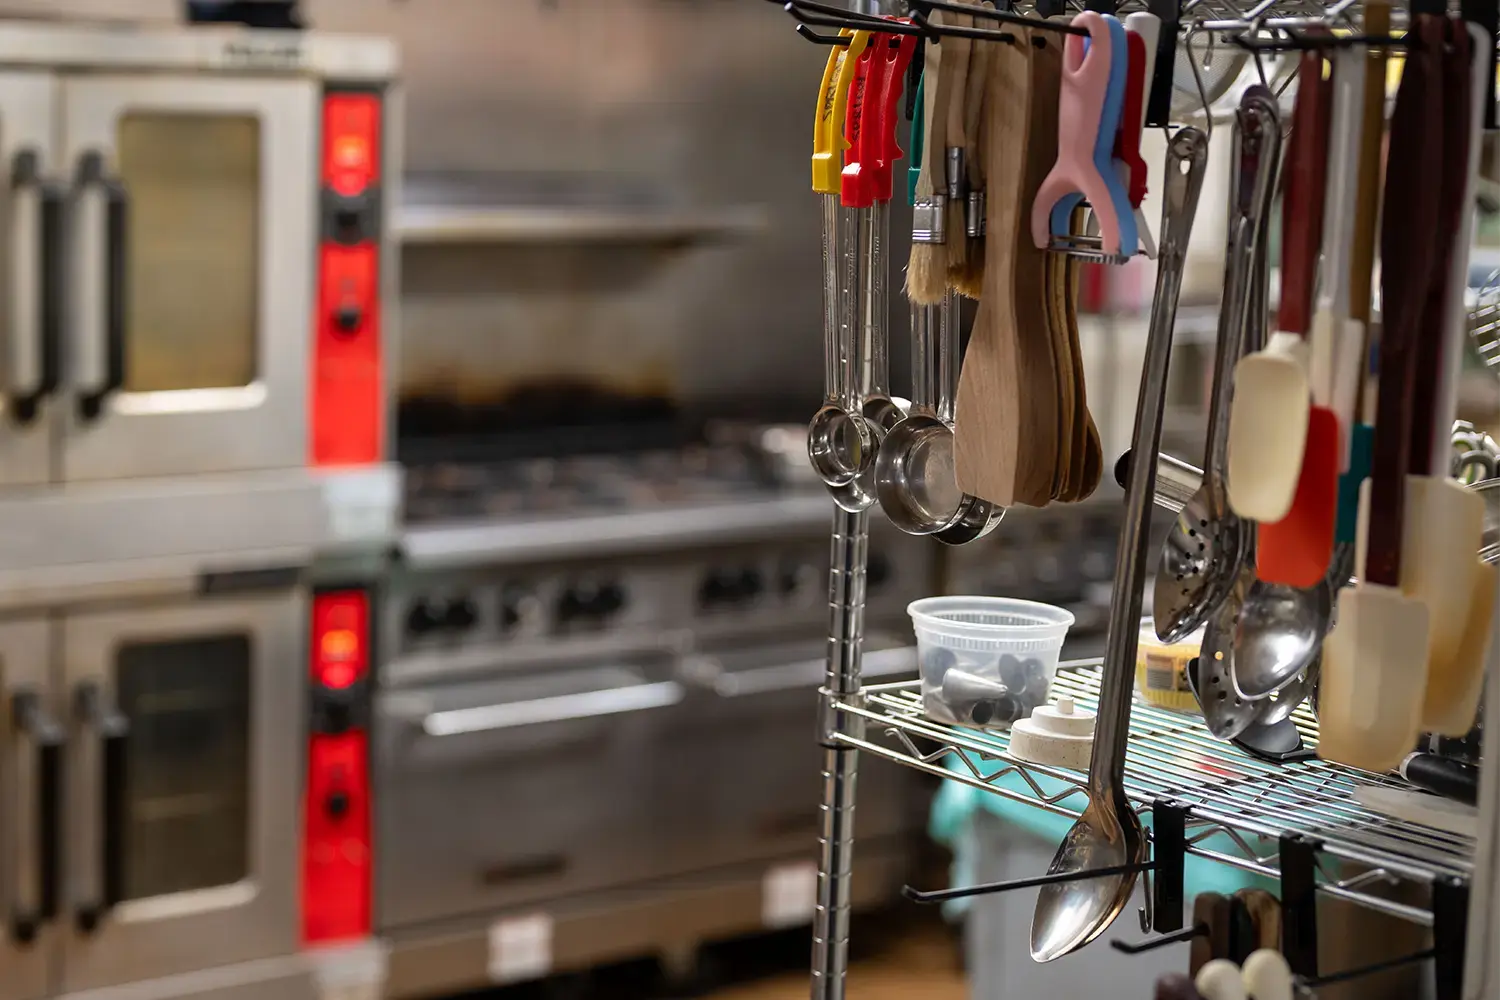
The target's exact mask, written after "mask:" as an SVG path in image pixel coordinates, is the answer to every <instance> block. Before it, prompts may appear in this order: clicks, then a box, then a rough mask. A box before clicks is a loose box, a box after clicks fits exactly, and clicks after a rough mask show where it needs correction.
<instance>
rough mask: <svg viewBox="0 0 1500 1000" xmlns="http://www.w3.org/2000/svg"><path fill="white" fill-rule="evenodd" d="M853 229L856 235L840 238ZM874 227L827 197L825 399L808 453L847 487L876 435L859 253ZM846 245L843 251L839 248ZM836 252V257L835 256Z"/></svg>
mask: <svg viewBox="0 0 1500 1000" xmlns="http://www.w3.org/2000/svg"><path fill="white" fill-rule="evenodd" d="M851 224H852V228H853V229H854V233H853V238H852V239H841V238H840V237H841V235H844V236H847V235H849V234H848V233H847V232H846V230H847V229H849V228H851ZM869 227H870V223H869V220H868V218H867V216H866V214H865V213H863V212H856V211H851V210H849V209H845V208H842V207H840V205H839V200H838V198H837V197H836V196H830V197H826V198H824V199H823V342H824V358H825V367H824V371H823V381H824V385H825V387H826V390H827V391H826V393H825V396H824V401H823V405H822V406H821V407H819V409H818V412H817V413H815V414H813V418H812V421H811V422H810V423H809V424H808V427H807V457H808V460H809V461H810V462H811V463H812V467H813V469H814V471H816V472H817V474H818V478H820V479H822V480H823V482H824V483H825V484H827V485H828V486H829V487H830V488H835V487H843V486H847V485H848V484H849V483H851V482H852V481H853V480H854V479H855V477H857V476H859V475H860V474H861V473H863V472H865V471H867V470H868V469H870V468H871V467H873V465H874V463H875V453H876V439H875V435H874V432H873V430H872V429H871V427H870V426H869V424H868V423H867V422H866V420H865V417H864V414H863V404H862V400H861V395H860V391H859V390H860V381H859V357H858V351H857V349H856V342H857V340H858V338H859V337H860V336H861V324H860V317H859V310H858V303H859V302H860V299H861V296H860V255H861V252H862V251H863V249H865V248H864V247H862V246H861V242H862V237H863V236H864V234H865V232H866V230H868V229H869ZM840 248H842V253H840V252H839V250H840ZM835 257H837V259H835Z"/></svg>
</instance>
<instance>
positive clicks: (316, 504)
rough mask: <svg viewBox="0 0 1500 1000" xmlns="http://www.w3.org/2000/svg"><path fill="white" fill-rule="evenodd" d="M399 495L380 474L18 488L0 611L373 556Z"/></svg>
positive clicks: (393, 474)
mask: <svg viewBox="0 0 1500 1000" xmlns="http://www.w3.org/2000/svg"><path fill="white" fill-rule="evenodd" d="M400 495H401V471H400V469H399V468H397V467H396V466H391V465H380V466H374V467H371V468H367V469H366V468H360V469H349V470H332V471H327V472H323V471H312V470H302V469H296V470H286V471H276V472H262V473H252V474H242V475H225V476H194V477H181V478H167V477H164V478H160V479H135V480H129V481H123V482H117V483H87V484H78V485H75V486H69V487H66V488H63V489H60V490H56V491H26V492H25V493H19V494H16V495H14V496H10V497H7V498H6V499H5V500H4V501H3V502H0V567H3V569H0V607H37V606H44V605H46V604H49V603H54V602H57V601H60V600H64V601H65V600H69V599H71V595H75V594H78V593H82V592H93V593H98V592H100V591H104V592H108V591H110V590H111V589H113V590H115V591H118V590H120V589H122V588H123V589H124V590H126V591H129V590H130V589H131V588H133V587H135V586H137V585H141V586H148V587H151V588H160V587H161V586H163V585H170V587H172V588H174V589H176V590H177V591H178V592H188V591H191V589H192V588H193V587H194V586H196V581H197V579H198V577H199V576H201V575H202V574H203V573H204V572H209V571H215V570H219V571H228V570H233V569H237V568H243V567H246V566H250V567H256V566H259V567H269V566H278V565H279V566H283V567H285V566H291V567H299V566H306V565H308V564H309V563H311V562H312V561H313V560H314V558H315V557H316V556H317V555H318V554H320V553H323V554H333V553H337V552H339V551H349V550H355V551H370V550H372V549H374V550H379V549H383V548H384V547H386V546H388V545H389V544H391V542H393V541H394V540H395V539H396V538H398V537H399V527H398V523H397V520H398V518H399V515H400V502H401V501H400ZM226 538H233V539H234V541H235V543H236V546H235V548H228V547H226ZM236 549H238V551H236ZM173 581H175V582H173Z"/></svg>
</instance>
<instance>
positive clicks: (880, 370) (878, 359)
mask: <svg viewBox="0 0 1500 1000" xmlns="http://www.w3.org/2000/svg"><path fill="white" fill-rule="evenodd" d="M889 218H890V207H889V205H888V204H886V203H883V202H877V203H876V204H875V207H874V208H873V209H870V210H868V211H862V212H858V213H856V214H855V219H856V225H855V229H856V230H857V234H858V239H857V241H856V242H857V244H858V247H859V261H860V263H859V268H858V277H857V278H856V279H855V284H856V287H859V288H861V289H862V290H863V295H862V296H861V298H862V300H863V302H862V308H861V310H860V315H859V317H858V319H857V320H855V321H854V322H853V323H852V324H851V329H854V328H857V329H858V331H859V335H858V336H857V337H856V338H855V341H856V346H855V348H854V350H852V351H851V357H853V358H854V362H855V363H854V365H853V371H852V373H851V374H852V379H853V386H854V389H853V391H852V392H850V391H849V390H848V389H847V388H846V390H845V399H846V402H848V403H849V404H850V405H851V406H852V407H853V410H852V411H851V412H854V413H858V414H860V416H861V420H862V422H863V426H864V427H865V428H866V430H867V431H868V433H869V435H870V441H871V447H870V448H869V449H868V451H861V452H860V453H859V456H858V462H857V463H856V464H858V466H859V471H858V472H857V474H856V475H855V476H854V477H853V478H852V479H850V480H848V481H847V482H845V483H843V484H842V485H839V486H831V487H829V493H830V494H831V495H832V496H833V502H834V503H836V504H838V506H839V507H841V508H842V509H844V510H847V511H850V512H851V513H858V512H860V511H864V510H869V509H870V508H871V507H873V506H874V505H875V501H876V496H875V460H876V456H877V455H878V454H879V452H880V443H881V441H882V440H884V438H885V435H886V432H887V431H889V430H890V429H891V428H892V427H894V426H895V424H896V422H897V421H899V420H900V419H901V417H902V416H903V413H902V411H901V408H900V407H899V406H897V405H896V403H895V401H894V400H892V399H891V398H890V396H889V395H888V394H887V392H886V386H887V380H888V377H889V373H888V366H887V364H886V330H885V307H886V302H885V298H886V293H885V288H886V280H885V276H884V270H885V253H884V246H885V241H884V233H883V232H882V230H883V229H885V228H887V227H888V224H889ZM846 371H847V366H846Z"/></svg>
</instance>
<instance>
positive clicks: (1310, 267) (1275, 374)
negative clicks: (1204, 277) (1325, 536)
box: [1227, 51, 1327, 522]
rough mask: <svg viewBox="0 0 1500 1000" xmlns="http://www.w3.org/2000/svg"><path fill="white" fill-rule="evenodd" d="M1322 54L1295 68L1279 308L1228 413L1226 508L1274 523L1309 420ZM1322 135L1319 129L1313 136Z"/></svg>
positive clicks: (1287, 497)
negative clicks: (1309, 340)
mask: <svg viewBox="0 0 1500 1000" xmlns="http://www.w3.org/2000/svg"><path fill="white" fill-rule="evenodd" d="M1322 78H1323V57H1322V55H1321V53H1319V52H1316V51H1313V52H1307V53H1304V55H1303V58H1302V66H1301V68H1300V69H1299V71H1298V81H1297V103H1296V106H1295V107H1294V109H1293V112H1292V138H1291V141H1290V143H1289V146H1288V149H1287V152H1286V165H1285V169H1286V193H1285V194H1284V195H1283V196H1282V214H1281V303H1280V307H1279V309H1278V310H1277V313H1276V332H1275V333H1273V334H1272V335H1271V339H1270V340H1269V341H1268V342H1267V343H1266V346H1265V349H1264V350H1261V351H1256V352H1255V353H1253V354H1249V355H1246V356H1245V357H1243V358H1241V359H1240V362H1239V364H1237V365H1236V366H1235V369H1234V399H1233V401H1232V402H1231V403H1230V408H1229V463H1228V465H1229V467H1228V470H1227V472H1228V481H1229V504H1230V506H1231V507H1233V508H1234V511H1235V513H1236V514H1239V515H1240V516H1241V517H1248V518H1251V519H1253V520H1256V521H1262V522H1274V521H1280V520H1281V519H1282V518H1284V517H1286V516H1287V513H1288V511H1290V510H1291V508H1292V500H1293V498H1294V497H1295V496H1296V492H1297V483H1298V480H1299V479H1300V478H1301V475H1302V455H1303V451H1304V449H1305V448H1306V446H1307V419H1308V413H1309V411H1310V409H1311V406H1312V397H1311V394H1310V391H1309V386H1308V345H1307V339H1306V338H1307V333H1308V330H1309V328H1310V327H1311V325H1312V293H1313V281H1314V278H1315V271H1316V267H1317V259H1318V245H1319V241H1320V238H1321V235H1322V228H1323V217H1322V213H1321V212H1319V211H1316V210H1311V211H1310V210H1309V208H1310V206H1312V205H1313V204H1316V205H1319V206H1321V204H1322V190H1321V183H1322V181H1321V178H1322V175H1323V172H1324V169H1325V168H1326V160H1325V161H1322V162H1320V159H1319V155H1318V154H1319V153H1320V152H1323V151H1325V150H1326V145H1325V143H1326V136H1327V131H1326V130H1327V121H1326V119H1324V120H1323V121H1322V122H1320V121H1319V120H1318V119H1319V118H1320V117H1321V115H1320V112H1321V110H1322V107H1321V100H1320V98H1321V96H1322V94H1321V90H1322ZM1319 130H1321V131H1319Z"/></svg>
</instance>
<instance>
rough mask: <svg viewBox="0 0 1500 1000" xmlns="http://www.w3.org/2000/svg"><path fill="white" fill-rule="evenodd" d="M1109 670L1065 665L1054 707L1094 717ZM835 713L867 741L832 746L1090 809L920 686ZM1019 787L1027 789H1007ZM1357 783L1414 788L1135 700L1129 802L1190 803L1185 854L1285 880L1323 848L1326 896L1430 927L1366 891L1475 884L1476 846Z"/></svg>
mask: <svg viewBox="0 0 1500 1000" xmlns="http://www.w3.org/2000/svg"><path fill="white" fill-rule="evenodd" d="M1099 666H1100V664H1099V661H1098V660H1089V661H1079V662H1075V663H1065V664H1063V666H1062V668H1061V669H1060V670H1059V671H1058V675H1057V680H1056V682H1055V683H1054V684H1053V691H1052V695H1053V698H1054V699H1055V698H1057V697H1061V696H1067V697H1071V698H1073V700H1074V701H1075V702H1076V703H1077V704H1078V705H1080V706H1083V707H1086V708H1089V709H1090V710H1092V709H1094V708H1095V707H1096V706H1097V704H1098V698H1099V680H1100V669H1099ZM839 710H840V711H841V712H844V713H847V714H849V715H852V716H854V717H856V718H858V719H860V720H862V723H863V730H864V734H863V735H859V727H855V728H854V731H853V732H851V731H848V730H846V731H844V732H841V733H837V734H835V736H834V738H835V739H836V740H838V741H839V742H842V743H845V744H848V745H851V746H854V747H857V748H858V749H860V750H862V751H865V752H867V753H871V754H874V755H876V756H879V757H884V758H886V759H888V760H894V761H897V762H899V763H902V764H906V765H908V766H911V767H915V768H917V769H919V770H923V771H927V772H929V773H932V774H936V775H940V776H942V777H944V778H949V779H952V780H955V781H960V782H963V783H964V784H967V785H971V786H974V787H977V788H981V789H983V790H985V791H988V792H993V793H995V794H997V795H1001V796H1003V797H1005V798H1008V799H1011V800H1014V801H1018V802H1023V803H1027V804H1029V805H1033V806H1035V807H1037V808H1040V809H1044V810H1046V811H1048V812H1052V813H1056V814H1059V815H1063V816H1069V817H1076V816H1078V815H1079V814H1081V813H1082V812H1083V809H1084V807H1085V806H1086V805H1087V803H1088V796H1087V793H1086V792H1085V784H1086V780H1087V778H1086V775H1085V774H1083V773H1082V772H1079V771H1071V770H1066V769H1061V768H1054V767H1046V766H1042V765H1038V764H1032V763H1029V762H1026V761H1022V760H1019V759H1017V758H1015V757H1012V756H1011V755H1010V751H1009V744H1010V734H1009V733H1008V732H992V731H981V730H975V729H968V728H962V727H958V726H951V725H948V724H946V723H941V722H935V721H932V720H931V719H929V718H927V717H926V716H925V715H924V714H923V713H922V699H921V692H920V688H919V682H917V681H904V682H900V683H895V684H881V685H872V686H870V687H866V688H865V689H864V690H863V692H862V693H861V694H860V695H859V696H858V698H857V699H854V700H851V701H846V702H844V703H841V704H840V705H839ZM1294 718H1295V719H1296V722H1297V725H1298V728H1299V729H1300V730H1301V731H1302V738H1303V740H1304V742H1306V743H1308V744H1309V745H1311V746H1315V745H1316V743H1317V733H1318V730H1317V723H1316V721H1315V720H1314V719H1313V717H1312V715H1311V714H1310V713H1309V712H1308V710H1307V708H1306V706H1304V707H1302V708H1300V709H1298V711H1297V713H1296V714H1295V715H1294ZM1011 776H1015V777H1016V778H1018V779H1019V780H1005V779H1008V778H1011ZM1361 785H1366V786H1383V787H1388V788H1399V789H1409V788H1410V786H1409V785H1406V784H1405V783H1404V782H1401V781H1399V780H1398V779H1396V778H1394V777H1389V776H1384V775H1378V774H1371V773H1369V772H1365V771H1360V770H1357V769H1354V768H1350V767H1345V766H1343V765H1341V764H1333V763H1329V762H1326V761H1322V760H1310V761H1301V762H1294V763H1284V764H1275V763H1270V762H1267V761H1261V760H1258V759H1256V758H1254V757H1251V756H1250V755H1248V754H1246V753H1243V752H1242V751H1240V750H1239V749H1237V748H1235V747H1233V746H1231V745H1230V744H1228V743H1224V742H1221V741H1219V740H1216V739H1214V738H1213V737H1212V736H1210V735H1209V734H1208V730H1207V729H1206V728H1205V726H1204V724H1203V720H1202V719H1201V718H1199V717H1197V716H1193V715H1186V714H1180V713H1177V712H1171V711H1167V710H1165V709H1159V708H1155V707H1152V706H1150V705H1146V704H1142V703H1141V702H1139V701H1137V702H1136V704H1135V705H1134V707H1133V709H1132V713H1131V720H1130V745H1129V752H1128V753H1127V755H1126V764H1125V788H1126V794H1127V795H1128V796H1129V797H1130V799H1131V801H1132V802H1134V803H1135V804H1136V806H1137V808H1138V809H1139V810H1140V811H1141V812H1142V813H1143V814H1148V813H1149V810H1150V806H1151V803H1152V802H1153V801H1154V800H1157V799H1174V800H1176V801H1178V802H1181V803H1183V804H1185V805H1187V806H1188V807H1189V808H1190V814H1189V834H1188V853H1190V854H1193V855H1196V856H1199V857H1204V858H1208V859H1210V860H1213V861H1217V862H1219V863H1222V864H1226V865H1229V866H1231V867H1234V868H1237V869H1240V870H1242V871H1247V872H1254V873H1258V874H1260V875H1265V876H1268V877H1271V878H1276V877H1278V876H1279V874H1280V869H1279V865H1278V858H1277V849H1278V841H1279V838H1280V837H1281V835H1282V834H1285V833H1299V834H1302V835H1304V836H1306V837H1308V838H1311V839H1312V840H1314V841H1316V842H1317V843H1318V844H1319V845H1320V848H1321V850H1320V852H1319V861H1318V865H1319V877H1320V883H1319V886H1318V888H1319V891H1321V892H1323V893H1325V894H1326V895H1329V896H1332V897H1336V898H1340V899H1345V900H1348V901H1350V902H1353V903H1357V904H1359V905H1362V906H1367V907H1369V908H1371V909H1374V910H1379V911H1381V912H1385V913H1389V914H1391V915H1393V916H1398V917H1401V918H1403V919H1406V920H1410V921H1413V922H1415V923H1418V924H1422V925H1423V926H1429V927H1430V926H1431V925H1432V914H1431V911H1430V910H1426V909H1423V908H1422V907H1418V906H1412V905H1409V904H1406V903H1401V902H1396V901H1393V900H1390V899H1386V898H1383V897H1382V896H1380V895H1375V894H1373V893H1372V892H1371V891H1370V890H1371V889H1372V887H1374V886H1376V885H1380V884H1385V885H1391V884H1394V883H1399V882H1414V883H1420V884H1423V885H1430V884H1431V882H1432V881H1433V879H1435V878H1437V877H1439V876H1445V875H1446V876H1458V877H1462V878H1468V877H1469V876H1470V875H1471V872H1472V868H1473V857H1474V840H1473V838H1471V837H1466V836H1462V835H1459V834H1454V833H1448V832H1446V831H1443V830H1438V829H1436V828H1433V827H1428V826H1423V825H1420V824H1417V823H1410V822H1404V821H1399V820H1395V819H1392V818H1390V817H1388V816H1386V815H1384V814H1382V813H1378V812H1375V811H1373V810H1371V809H1368V808H1366V807H1364V806H1363V805H1361V804H1360V803H1359V802H1358V801H1356V800H1355V798H1354V792H1355V789H1356V788H1357V787H1358V786H1361ZM1226 844H1227V845H1229V846H1228V847H1226Z"/></svg>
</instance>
